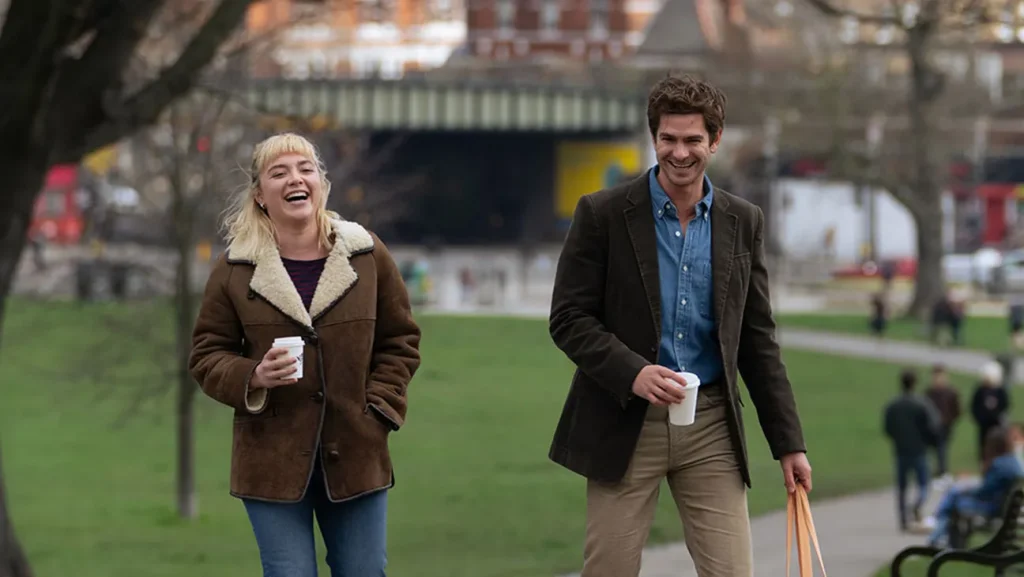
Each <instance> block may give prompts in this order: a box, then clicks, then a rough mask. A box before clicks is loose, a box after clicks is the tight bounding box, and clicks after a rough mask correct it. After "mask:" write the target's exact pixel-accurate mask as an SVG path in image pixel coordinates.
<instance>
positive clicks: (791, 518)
mask: <svg viewBox="0 0 1024 577" xmlns="http://www.w3.org/2000/svg"><path fill="white" fill-rule="evenodd" d="M794 534H795V535H796V562H797V567H798V568H799V573H798V574H797V576H798V577H813V576H814V562H813V561H812V560H811V545H812V544H813V545H814V552H815V553H817V554H818V564H819V565H820V566H821V577H827V575H826V574H825V561H824V560H823V559H822V558H821V547H819V546H818V533H817V532H816V531H815V530H814V519H812V518H811V503H810V501H808V499H807V492H806V491H804V488H803V485H800V484H799V483H798V484H797V486H796V491H795V492H794V493H790V495H789V502H788V503H787V504H786V577H789V569H790V560H791V559H790V558H791V556H792V553H793V535H794Z"/></svg>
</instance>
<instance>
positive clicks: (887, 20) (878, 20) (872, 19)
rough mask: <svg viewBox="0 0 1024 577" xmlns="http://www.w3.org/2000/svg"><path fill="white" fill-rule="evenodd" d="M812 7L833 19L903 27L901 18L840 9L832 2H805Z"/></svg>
mask: <svg viewBox="0 0 1024 577" xmlns="http://www.w3.org/2000/svg"><path fill="white" fill-rule="evenodd" d="M804 1H805V2H807V3H808V4H810V5H811V6H813V7H815V8H817V9H818V11H819V12H821V13H822V14H824V15H825V16H829V17H832V18H855V19H857V21H859V22H863V23H867V24H883V25H885V24H888V25H893V26H900V27H902V22H900V19H899V16H883V15H881V14H867V13H864V12H860V11H858V10H851V9H847V8H840V7H838V6H836V5H835V4H833V3H832V2H831V1H830V0H804Z"/></svg>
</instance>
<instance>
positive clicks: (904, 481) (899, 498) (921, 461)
mask: <svg viewBox="0 0 1024 577" xmlns="http://www.w3.org/2000/svg"><path fill="white" fill-rule="evenodd" d="M911 474H913V475H914V477H915V480H916V481H917V502H915V503H914V511H915V512H918V511H920V510H921V507H922V506H923V505H924V502H925V500H926V499H927V498H928V483H929V475H928V455H927V453H921V454H920V455H897V456H896V506H897V509H898V510H899V516H900V527H905V526H906V524H907V485H908V484H909V482H910V475H911Z"/></svg>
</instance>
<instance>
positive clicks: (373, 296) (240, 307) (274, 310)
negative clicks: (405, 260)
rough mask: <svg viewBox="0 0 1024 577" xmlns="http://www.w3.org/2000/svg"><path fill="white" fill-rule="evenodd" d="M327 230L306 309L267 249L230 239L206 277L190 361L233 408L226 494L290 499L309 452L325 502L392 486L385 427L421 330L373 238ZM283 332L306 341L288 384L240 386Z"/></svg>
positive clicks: (210, 391) (395, 410)
mask: <svg viewBox="0 0 1024 577" xmlns="http://www.w3.org/2000/svg"><path fill="white" fill-rule="evenodd" d="M333 227H334V238H335V241H334V246H333V248H332V250H331V252H330V254H329V255H328V257H327V261H326V263H325V264H324V271H323V274H322V275H321V277H320V282H319V284H318V285H317V288H316V292H315V293H314V297H313V301H312V304H311V306H310V309H309V310H308V311H307V310H306V308H305V306H304V305H303V304H302V300H301V298H300V297H299V294H298V292H297V291H296V289H295V286H294V285H293V284H292V282H291V278H290V277H289V276H288V272H287V271H286V270H285V268H284V264H283V263H282V262H281V257H280V254H279V253H278V251H277V249H276V248H275V249H272V250H270V251H267V252H265V253H262V254H259V255H256V254H243V253H242V252H241V251H239V250H238V249H237V248H236V247H229V248H228V251H227V253H226V255H225V256H223V257H221V259H220V260H219V261H218V262H217V263H216V265H215V266H214V268H213V271H212V273H211V274H210V278H209V281H208V282H207V285H206V292H205V294H204V296H203V301H202V306H201V308H200V311H199V317H198V319H197V321H196V325H195V330H194V333H193V340H192V354H191V358H190V359H189V368H190V370H191V372H192V375H193V376H194V377H195V379H196V381H198V382H199V385H200V386H201V387H202V389H203V391H204V392H205V393H206V394H207V395H209V396H210V397H212V398H214V399H216V400H217V401H219V402H221V403H223V404H225V405H227V406H229V407H232V408H233V409H234V410H235V411H234V424H233V429H234V434H233V441H232V451H231V494H232V495H235V496H236V497H244V498H252V499H260V500H266V501H280V502H294V501H298V500H300V499H301V498H302V497H303V495H304V494H305V491H306V487H307V486H308V485H309V479H310V476H311V474H312V471H313V464H314V460H315V456H316V455H315V451H317V450H318V448H319V450H320V451H321V457H322V463H323V470H324V477H325V481H326V484H327V487H328V494H329V497H330V499H331V500H332V501H335V502H337V501H344V500H347V499H352V498H355V497H358V496H361V495H365V494H368V493H372V492H376V491H380V490H385V489H388V488H390V487H391V486H392V485H393V484H394V474H393V471H392V465H391V457H390V455H389V452H388V433H389V432H391V431H392V430H397V429H398V428H399V427H400V426H401V425H402V424H403V422H404V420H405V413H406V388H407V387H408V385H409V381H410V380H411V379H412V376H413V374H414V373H415V371H416V369H417V368H418V366H419V363H420V356H419V341H420V330H419V327H418V326H417V325H416V323H415V321H414V320H413V316H412V310H411V307H410V304H409V296H408V293H407V292H406V289H405V284H404V282H403V280H402V277H401V275H400V274H399V272H398V267H397V266H396V265H395V262H394V261H393V260H392V258H391V255H390V254H389V253H388V250H387V248H386V247H385V246H384V244H383V243H381V242H380V239H378V238H377V237H376V236H375V235H373V234H372V233H369V232H368V231H366V229H364V228H363V227H361V226H359V225H358V224H355V223H352V222H347V221H335V222H334V223H333ZM294 336H301V337H303V338H304V339H305V342H306V346H305V350H304V353H303V357H304V359H303V372H304V374H303V377H302V378H301V379H300V380H299V382H298V383H296V384H294V385H285V386H281V387H277V388H274V389H271V390H267V389H261V390H252V391H249V389H248V384H249V379H250V378H251V377H252V374H253V371H254V370H255V368H256V365H257V364H258V363H259V361H260V359H262V358H263V355H264V354H266V352H267V351H268V350H269V349H270V348H271V345H272V343H273V342H274V339H277V338H279V337H294Z"/></svg>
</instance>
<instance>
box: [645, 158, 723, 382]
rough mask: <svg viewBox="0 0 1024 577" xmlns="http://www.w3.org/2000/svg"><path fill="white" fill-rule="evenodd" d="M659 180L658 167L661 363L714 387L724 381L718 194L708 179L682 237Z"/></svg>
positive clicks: (654, 181) (654, 184) (654, 200)
mask: <svg viewBox="0 0 1024 577" xmlns="http://www.w3.org/2000/svg"><path fill="white" fill-rule="evenodd" d="M657 176H658V167H657V166H655V167H654V168H653V169H651V171H650V174H649V177H650V188H651V205H652V207H653V210H654V230H655V234H656V236H657V241H658V276H659V277H660V279H661V283H660V286H661V345H660V350H659V351H658V364H660V365H662V366H664V367H667V368H669V369H672V370H673V371H688V372H691V373H694V374H696V375H697V376H698V377H700V381H701V382H702V383H710V382H714V381H716V380H717V379H718V378H719V377H721V376H722V353H721V350H720V349H719V346H718V333H717V332H716V331H715V308H714V298H713V296H712V283H711V203H712V202H714V199H715V191H714V188H713V187H712V186H711V180H710V179H709V178H708V177H707V176H705V177H704V198H702V199H701V201H700V202H699V203H697V207H696V216H694V218H693V220H691V221H690V223H689V224H688V225H687V227H686V234H685V235H683V234H682V231H681V223H680V222H679V215H678V213H677V212H676V207H675V205H674V204H672V201H671V200H670V199H669V198H668V194H666V193H665V189H663V188H662V187H661V184H659V183H658V178H657Z"/></svg>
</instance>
